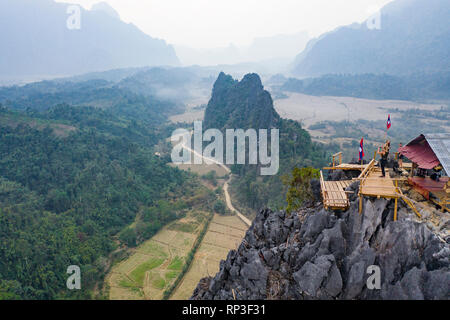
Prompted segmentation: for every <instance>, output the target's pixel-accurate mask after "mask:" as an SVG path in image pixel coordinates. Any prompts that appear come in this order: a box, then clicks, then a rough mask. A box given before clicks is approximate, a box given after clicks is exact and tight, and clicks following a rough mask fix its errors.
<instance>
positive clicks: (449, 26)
mask: <svg viewBox="0 0 450 320" xmlns="http://www.w3.org/2000/svg"><path fill="white" fill-rule="evenodd" d="M449 17H450V1H448V0H426V1H425V0H396V1H393V2H391V3H389V4H387V5H386V6H384V7H383V8H382V9H381V16H380V19H379V22H380V24H379V27H380V28H379V29H378V28H371V29H369V28H368V26H367V24H366V23H362V24H356V23H355V24H352V25H349V26H345V27H340V28H338V29H336V30H334V31H332V32H329V33H326V34H324V35H322V36H321V37H319V38H317V39H313V40H311V41H310V42H309V43H308V45H307V48H306V49H305V50H304V51H303V52H302V53H300V54H299V55H298V56H297V58H296V60H295V61H294V63H293V69H292V73H293V74H294V75H295V76H298V77H316V76H321V75H324V74H331V73H341V74H364V73H374V74H383V73H386V74H392V75H407V74H412V73H416V72H427V73H431V72H442V71H450V59H449V56H450V23H449V21H450V20H449Z"/></svg>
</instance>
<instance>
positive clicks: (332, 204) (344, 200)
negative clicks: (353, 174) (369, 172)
mask: <svg viewBox="0 0 450 320" xmlns="http://www.w3.org/2000/svg"><path fill="white" fill-rule="evenodd" d="M351 183H352V180H344V181H325V180H324V179H323V174H322V171H320V187H321V190H322V199H323V206H324V207H325V209H328V208H330V209H332V210H339V209H340V210H346V209H348V207H349V206H350V202H349V200H348V196H347V192H346V191H345V189H346V188H347V187H348V186H349V185H350V184H351Z"/></svg>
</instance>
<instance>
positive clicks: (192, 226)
mask: <svg viewBox="0 0 450 320" xmlns="http://www.w3.org/2000/svg"><path fill="white" fill-rule="evenodd" d="M197 226H198V224H197V223H194V222H191V223H183V222H175V223H172V224H171V225H170V226H169V227H168V228H169V229H170V230H176V231H181V232H187V233H195V230H196V229H197Z"/></svg>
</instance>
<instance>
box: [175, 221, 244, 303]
mask: <svg viewBox="0 0 450 320" xmlns="http://www.w3.org/2000/svg"><path fill="white" fill-rule="evenodd" d="M246 231H247V226H246V225H245V224H244V222H242V220H241V219H239V218H238V217H237V216H235V215H232V216H221V215H217V214H216V215H215V216H214V218H213V220H212V221H211V223H210V225H209V228H208V231H207V233H206V235H205V237H204V238H203V241H202V243H201V245H200V248H199V249H198V251H197V253H196V254H195V258H194V261H193V262H192V265H191V267H190V269H189V271H188V272H187V273H186V275H185V276H184V277H183V280H182V281H181V283H180V284H179V285H178V287H177V288H176V290H175V291H174V293H173V294H172V296H171V297H170V299H171V300H184V299H188V298H190V297H191V296H192V292H193V291H194V289H195V287H196V286H197V284H198V282H199V280H200V279H201V278H203V277H207V276H214V275H215V274H216V273H217V272H218V271H219V266H220V260H225V259H226V257H227V255H228V252H229V251H230V250H233V249H237V247H238V245H239V244H240V243H241V241H242V239H243V238H244V235H245V232H246Z"/></svg>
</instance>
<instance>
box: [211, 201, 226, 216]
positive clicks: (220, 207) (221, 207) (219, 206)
mask: <svg viewBox="0 0 450 320" xmlns="http://www.w3.org/2000/svg"><path fill="white" fill-rule="evenodd" d="M226 208H227V207H226V205H225V203H224V202H223V201H222V200H217V201H216V202H215V203H214V206H213V209H214V211H215V212H217V213H220V214H225V211H226Z"/></svg>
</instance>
